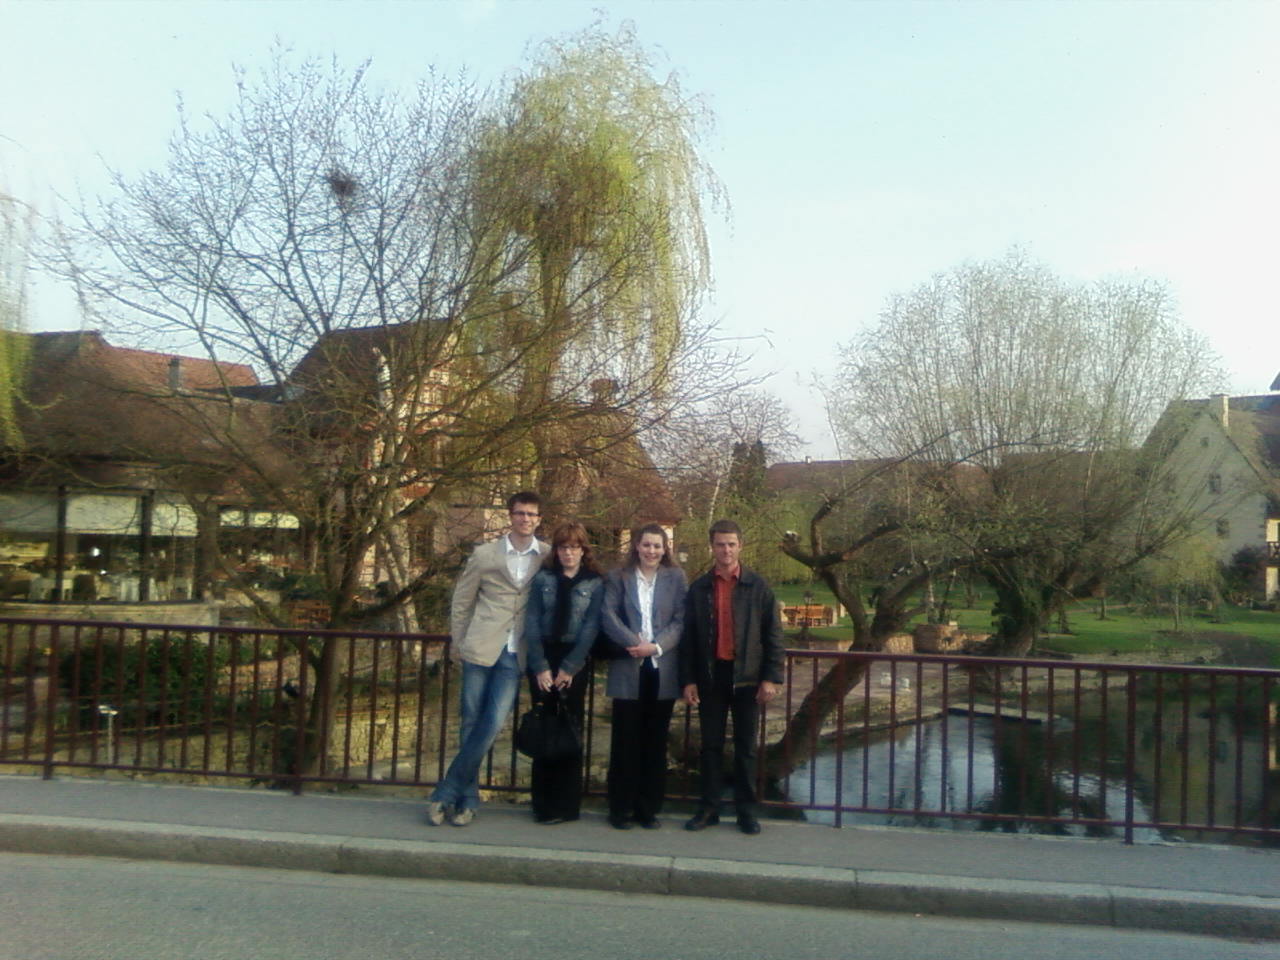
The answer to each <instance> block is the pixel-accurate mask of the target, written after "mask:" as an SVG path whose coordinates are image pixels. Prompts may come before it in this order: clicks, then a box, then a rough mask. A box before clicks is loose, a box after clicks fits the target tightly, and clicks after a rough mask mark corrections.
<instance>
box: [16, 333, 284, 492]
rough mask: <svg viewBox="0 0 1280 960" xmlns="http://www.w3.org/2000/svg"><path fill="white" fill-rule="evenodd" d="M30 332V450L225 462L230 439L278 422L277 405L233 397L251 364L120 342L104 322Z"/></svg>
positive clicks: (75, 456)
mask: <svg viewBox="0 0 1280 960" xmlns="http://www.w3.org/2000/svg"><path fill="white" fill-rule="evenodd" d="M23 336H25V337H26V338H27V341H28V348H29V349H28V353H27V357H26V367H25V384H24V388H23V393H22V396H21V398H20V414H19V422H20V429H21V432H22V437H23V441H24V447H25V452H26V453H29V454H36V455H38V457H40V458H47V459H48V460H49V461H50V462H51V463H53V462H57V463H62V464H71V463H73V462H82V461H86V460H114V461H131V462H136V463H146V464H152V465H154V466H157V467H158V466H166V465H178V466H191V465H206V466H212V467H216V468H218V469H219V470H222V469H225V467H226V466H227V464H226V460H227V457H226V449H227V442H228V440H229V439H230V437H231V434H232V433H234V434H235V435H236V438H237V439H236V440H235V441H234V442H236V443H237V444H239V443H241V442H242V441H246V440H247V441H249V442H257V440H258V438H262V439H265V438H266V437H267V436H268V435H269V433H270V431H271V412H270V408H269V407H268V406H267V405H264V404H253V403H250V402H248V401H244V400H235V399H233V398H232V393H233V391H234V390H236V389H241V388H246V387H253V386H255V385H256V384H257V382H258V380H257V376H256V375H255V374H254V372H253V370H252V368H250V367H248V366H246V365H244V364H237V363H218V362H215V361H213V360H209V359H207V358H199V357H187V356H181V355H178V354H168V353H157V352H154V351H149V350H137V349H133V348H129V347H116V346H113V345H112V344H110V343H108V342H107V341H106V339H105V338H104V337H103V336H102V334H101V333H98V332H96V331H73V332H57V333H36V334H25V335H23Z"/></svg>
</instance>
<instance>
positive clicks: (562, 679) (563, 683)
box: [547, 670, 573, 690]
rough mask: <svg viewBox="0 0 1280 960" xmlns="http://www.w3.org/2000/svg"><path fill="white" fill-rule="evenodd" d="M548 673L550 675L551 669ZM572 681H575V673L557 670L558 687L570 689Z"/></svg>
mask: <svg viewBox="0 0 1280 960" xmlns="http://www.w3.org/2000/svg"><path fill="white" fill-rule="evenodd" d="M547 675H548V676H550V671H547ZM571 683H573V674H572V673H565V672H564V671H563V670H558V671H556V680H555V684H556V687H557V688H558V689H560V690H568V689H569V684H571Z"/></svg>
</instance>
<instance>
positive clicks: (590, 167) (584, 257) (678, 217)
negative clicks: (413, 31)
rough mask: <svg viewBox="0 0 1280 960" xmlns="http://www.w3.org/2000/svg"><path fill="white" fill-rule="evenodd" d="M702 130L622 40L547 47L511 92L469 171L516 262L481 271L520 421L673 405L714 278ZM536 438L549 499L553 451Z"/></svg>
mask: <svg viewBox="0 0 1280 960" xmlns="http://www.w3.org/2000/svg"><path fill="white" fill-rule="evenodd" d="M708 126H709V114H708V113H707V111H706V110H705V108H704V107H703V105H702V104H701V102H700V101H699V100H698V99H696V98H694V97H690V96H688V95H686V93H685V92H684V91H683V90H682V89H681V87H680V84H679V82H678V80H677V79H676V78H675V77H674V76H669V77H667V78H666V79H662V80H660V79H658V78H657V77H656V76H655V75H654V70H653V64H652V63H651V61H650V58H649V57H648V55H647V53H646V52H645V51H644V49H643V48H642V47H641V46H640V45H639V44H638V42H637V40H636V37H635V35H634V32H633V31H632V30H631V29H630V28H629V27H623V28H622V29H620V30H619V31H618V32H617V33H616V34H608V33H605V32H604V31H603V30H601V29H600V28H594V29H590V30H588V31H586V32H584V33H581V34H576V35H574V36H572V37H570V38H568V39H563V40H558V41H548V42H547V43H546V44H544V45H543V47H542V48H541V49H540V54H539V55H538V56H537V57H536V58H535V60H534V62H533V63H532V65H531V66H530V68H529V69H528V70H526V71H525V72H523V73H522V74H520V75H518V76H516V77H515V78H514V79H513V80H512V81H511V82H510V85H509V89H508V90H507V93H506V97H505V100H504V102H503V107H502V109H501V111H500V113H499V114H498V116H497V117H496V118H495V120H494V121H493V122H492V123H491V125H490V126H489V128H488V129H487V130H486V131H485V133H484V135H483V136H482V137H481V138H480V140H479V142H478V145H477V147H476V152H475V157H474V168H473V169H474V184H475V209H476V211H477V219H478V222H479V223H481V224H483V225H484V226H483V229H484V230H485V231H486V233H485V236H483V237H482V238H481V239H482V243H483V244H485V245H488V246H491V247H493V248H495V249H518V250H520V251H521V252H522V253H523V255H524V259H523V261H522V262H521V263H520V264H518V265H516V267H515V268H514V269H512V268H511V264H510V263H509V262H506V261H504V260H503V259H502V258H501V257H497V256H482V257H480V258H479V259H480V262H482V263H487V264H492V265H493V266H494V267H495V268H500V269H501V270H502V271H503V272H502V275H501V276H495V278H494V283H493V284H492V285H491V289H492V291H493V296H494V297H495V298H496V300H497V301H498V302H499V304H500V306H499V307H498V309H496V310H494V311H492V313H493V314H494V315H498V316H501V317H502V329H503V331H504V335H505V337H506V338H507V339H506V342H507V344H508V348H509V349H510V350H513V351H514V352H515V353H516V354H518V355H519V356H520V365H519V374H518V376H517V378H516V381H515V382H514V383H513V384H512V387H513V390H512V392H511V394H510V398H511V402H512V403H514V404H515V405H516V407H517V409H518V410H521V411H524V412H526V413H532V412H533V411H540V410H545V408H546V406H547V405H548V404H549V403H554V402H557V401H558V402H567V403H574V402H578V401H582V400H585V399H591V398H592V397H593V396H594V398H595V399H597V400H600V399H604V398H607V399H608V400H609V401H610V404H611V405H612V406H614V407H623V406H625V407H626V408H627V409H628V410H629V411H632V412H639V411H642V410H649V409H654V408H655V407H656V408H659V409H661V408H664V407H666V406H667V405H666V404H664V403H663V398H664V397H666V396H668V388H669V387H670V385H671V383H672V381H673V380H674V379H675V377H676V368H677V367H678V366H679V361H680V360H681V359H682V358H684V357H687V355H688V347H689V343H690V337H689V333H690V330H689V324H690V320H691V317H692V316H693V315H694V314H695V313H696V307H697V303H698V300H699V298H700V296H701V294H702V293H703V291H705V289H706V288H707V285H708V283H709V279H710V270H709V253H708V247H707V237H706V231H705V227H704V221H703V204H704V200H705V201H709V202H712V203H714V202H716V201H717V200H719V198H720V191H719V186H718V183H717V181H716V179H715V177H714V175H713V174H712V172H711V170H710V169H709V168H708V167H707V165H706V164H705V163H704V162H703V161H702V159H701V157H700V155H699V151H698V145H699V143H700V141H701V139H702V137H703V135H704V134H705V132H706V130H707V127H708ZM513 240H514V241H515V242H514V243H513ZM588 375H589V379H588ZM593 386H594V387H595V391H594V394H593V393H592V387H593ZM602 390H604V391H605V392H604V393H602V392H601V391H602ZM640 417H641V419H642V418H643V414H641V415H640ZM637 422H639V421H637ZM530 439H531V443H532V444H533V446H534V447H535V448H536V450H535V451H534V452H535V455H536V456H537V458H538V461H539V465H540V477H541V482H542V483H544V484H551V485H552V486H554V485H555V480H554V473H555V468H554V466H553V465H552V464H553V462H554V461H555V460H556V459H557V458H556V455H555V454H554V452H553V450H552V448H554V447H555V446H556V445H557V444H556V441H555V440H554V439H553V438H552V437H550V436H548V435H547V434H546V432H542V433H541V434H539V433H538V432H535V433H534V434H533V435H532V436H531V438H530ZM577 439H578V441H579V442H580V441H581V435H580V433H579V434H578V437H577Z"/></svg>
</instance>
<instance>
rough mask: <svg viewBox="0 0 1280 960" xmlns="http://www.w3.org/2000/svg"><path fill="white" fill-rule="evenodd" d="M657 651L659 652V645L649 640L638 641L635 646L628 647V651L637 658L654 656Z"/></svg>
mask: <svg viewBox="0 0 1280 960" xmlns="http://www.w3.org/2000/svg"><path fill="white" fill-rule="evenodd" d="M657 652H658V645H657V644H656V643H648V642H645V643H637V644H636V645H635V646H634V647H627V653H629V654H631V656H633V657H636V658H637V659H640V658H643V657H652V656H653V655H654V654H655V653H657Z"/></svg>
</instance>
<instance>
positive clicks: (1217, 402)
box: [1209, 393, 1231, 430]
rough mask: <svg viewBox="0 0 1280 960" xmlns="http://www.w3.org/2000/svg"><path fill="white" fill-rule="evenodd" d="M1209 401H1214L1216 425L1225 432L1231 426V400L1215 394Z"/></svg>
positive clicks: (1221, 394)
mask: <svg viewBox="0 0 1280 960" xmlns="http://www.w3.org/2000/svg"><path fill="white" fill-rule="evenodd" d="M1209 399H1210V400H1212V401H1214V408H1213V412H1214V413H1215V414H1217V417H1218V423H1220V424H1222V429H1223V430H1226V429H1227V428H1228V427H1229V426H1230V425H1231V408H1230V404H1231V398H1230V397H1228V396H1227V395H1226V394H1225V393H1215V394H1213V395H1211V396H1210V397H1209Z"/></svg>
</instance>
